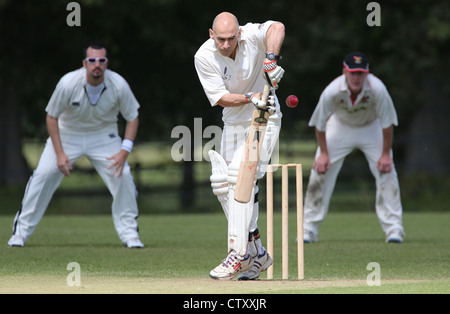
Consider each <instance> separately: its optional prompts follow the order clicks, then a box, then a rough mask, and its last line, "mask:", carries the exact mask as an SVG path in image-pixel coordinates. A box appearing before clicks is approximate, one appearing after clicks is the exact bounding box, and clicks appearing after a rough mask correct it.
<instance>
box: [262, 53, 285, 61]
mask: <svg viewBox="0 0 450 314" xmlns="http://www.w3.org/2000/svg"><path fill="white" fill-rule="evenodd" d="M266 58H267V59H269V60H270V61H274V60H281V58H282V57H281V56H279V55H276V54H274V53H273V52H266Z"/></svg>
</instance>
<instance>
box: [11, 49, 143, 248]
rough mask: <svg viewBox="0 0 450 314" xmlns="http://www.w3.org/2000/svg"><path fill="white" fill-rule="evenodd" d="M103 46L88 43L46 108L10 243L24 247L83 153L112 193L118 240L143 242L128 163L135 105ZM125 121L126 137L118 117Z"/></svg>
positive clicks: (134, 243) (133, 243) (135, 244)
mask: <svg viewBox="0 0 450 314" xmlns="http://www.w3.org/2000/svg"><path fill="white" fill-rule="evenodd" d="M107 67H108V58H107V51H106V49H105V47H104V46H103V45H102V44H101V43H100V42H93V43H91V44H90V45H89V47H88V48H87V49H86V50H85V59H84V60H83V67H82V68H80V69H78V70H76V71H73V72H70V73H68V74H66V75H65V76H63V78H61V80H60V81H59V83H58V85H57V86H56V89H55V91H54V93H53V95H52V97H51V99H50V101H49V104H48V106H47V108H46V111H47V128H48V132H49V135H50V137H49V139H48V140H47V144H46V146H45V148H44V151H43V153H42V156H41V159H40V161H39V164H38V167H37V168H36V170H35V171H34V172H33V175H32V176H31V178H30V180H29V181H28V185H27V188H26V190H25V196H24V198H23V201H22V207H21V208H20V210H19V212H18V213H17V215H16V217H15V219H14V224H13V235H12V237H11V239H10V240H9V241H8V245H9V246H24V245H25V242H26V241H27V240H28V238H29V237H30V236H31V234H32V233H33V231H34V230H35V228H36V227H37V225H38V223H39V222H40V220H41V218H42V217H43V215H44V213H45V211H46V209H47V206H48V204H49V202H50V200H51V198H52V196H53V193H54V192H55V191H56V189H57V188H58V186H59V184H60V183H61V180H62V179H63V177H64V176H66V177H69V176H70V170H71V169H72V164H74V163H75V162H76V161H77V160H78V159H79V158H80V157H81V156H86V157H87V158H88V159H89V161H90V162H91V164H92V165H93V166H94V168H95V170H97V172H98V173H99V174H100V176H101V177H102V179H103V181H104V182H105V184H106V186H107V187H108V189H109V191H110V192H111V194H112V196H113V203H112V215H113V219H114V225H115V227H116V231H117V233H118V235H119V238H120V240H121V241H122V243H123V244H124V245H125V246H127V247H129V248H141V247H143V246H144V245H143V244H142V243H141V241H140V240H139V235H138V224H137V217H138V207H137V202H136V187H135V185H134V183H133V178H132V176H131V172H130V166H129V165H128V163H127V157H128V154H129V153H130V152H131V149H132V147H133V141H134V138H135V136H136V133H137V128H138V108H139V103H138V102H137V100H136V98H135V97H134V95H133V93H132V91H131V89H130V87H129V86H128V84H127V82H126V81H125V80H124V79H123V78H122V77H121V76H120V75H119V74H117V73H115V72H113V71H110V70H108V69H107ZM119 112H120V113H121V115H122V116H123V117H124V118H125V120H126V121H127V125H126V129H125V139H124V140H123V141H122V140H121V138H120V137H119V135H118V125H117V116H118V114H119Z"/></svg>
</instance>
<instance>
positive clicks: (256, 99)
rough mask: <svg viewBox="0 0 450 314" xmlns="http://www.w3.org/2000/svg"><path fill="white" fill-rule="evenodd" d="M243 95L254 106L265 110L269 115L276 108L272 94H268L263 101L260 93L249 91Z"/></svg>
mask: <svg viewBox="0 0 450 314" xmlns="http://www.w3.org/2000/svg"><path fill="white" fill-rule="evenodd" d="M245 97H247V101H248V102H251V103H253V104H254V105H255V107H256V108H258V109H262V110H267V111H268V112H269V114H270V115H273V114H274V113H275V111H276V108H275V106H274V104H275V97H274V96H272V95H270V96H268V97H267V100H266V101H265V102H264V101H262V100H261V98H260V97H261V94H260V93H254V92H250V93H247V94H245Z"/></svg>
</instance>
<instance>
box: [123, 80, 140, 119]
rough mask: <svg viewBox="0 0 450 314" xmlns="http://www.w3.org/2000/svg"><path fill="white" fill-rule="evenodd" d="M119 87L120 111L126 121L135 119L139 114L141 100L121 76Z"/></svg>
mask: <svg viewBox="0 0 450 314" xmlns="http://www.w3.org/2000/svg"><path fill="white" fill-rule="evenodd" d="M120 81H121V82H120V85H119V87H118V89H119V90H118V96H119V111H120V114H121V115H122V116H123V118H124V119H125V120H126V121H133V120H134V119H136V118H137V117H138V115H139V112H138V109H139V107H140V106H139V102H138V101H137V99H136V97H135V96H134V94H133V91H132V90H131V88H130V85H128V83H127V81H125V79H124V78H121V80H120Z"/></svg>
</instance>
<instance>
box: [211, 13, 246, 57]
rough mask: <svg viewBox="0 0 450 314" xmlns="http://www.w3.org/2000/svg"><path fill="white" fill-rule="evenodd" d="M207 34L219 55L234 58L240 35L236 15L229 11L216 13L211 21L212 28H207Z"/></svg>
mask: <svg viewBox="0 0 450 314" xmlns="http://www.w3.org/2000/svg"><path fill="white" fill-rule="evenodd" d="M209 36H210V37H211V39H212V40H214V43H215V45H216V47H217V49H219V51H220V54H221V55H223V56H224V57H229V58H232V59H234V57H235V56H236V48H237V44H238V41H239V38H240V36H241V29H240V28H239V22H238V20H237V18H236V16H234V15H233V14H231V13H229V12H222V13H220V14H219V15H217V16H216V18H215V19H214V21H213V25H212V29H210V30H209Z"/></svg>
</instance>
